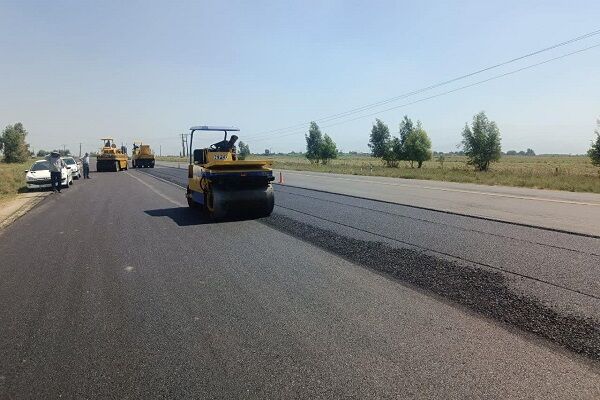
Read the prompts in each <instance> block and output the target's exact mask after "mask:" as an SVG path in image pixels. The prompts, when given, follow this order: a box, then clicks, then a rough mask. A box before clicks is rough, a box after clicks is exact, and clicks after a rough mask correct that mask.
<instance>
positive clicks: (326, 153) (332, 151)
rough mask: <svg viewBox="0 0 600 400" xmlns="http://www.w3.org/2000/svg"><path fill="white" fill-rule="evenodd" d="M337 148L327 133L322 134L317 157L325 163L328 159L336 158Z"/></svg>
mask: <svg viewBox="0 0 600 400" xmlns="http://www.w3.org/2000/svg"><path fill="white" fill-rule="evenodd" d="M337 155H338V150H337V146H336V144H335V142H334V141H333V139H331V138H330V137H329V135H328V134H325V135H324V136H323V142H322V143H321V149H320V151H319V158H320V159H321V162H322V163H323V164H327V163H328V162H329V160H332V159H335V158H337Z"/></svg>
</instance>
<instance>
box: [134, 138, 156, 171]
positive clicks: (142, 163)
mask: <svg viewBox="0 0 600 400" xmlns="http://www.w3.org/2000/svg"><path fill="white" fill-rule="evenodd" d="M154 162H155V159H154V153H153V152H152V150H151V149H150V146H149V145H147V144H143V143H142V142H133V150H132V154H131V167H132V168H154Z"/></svg>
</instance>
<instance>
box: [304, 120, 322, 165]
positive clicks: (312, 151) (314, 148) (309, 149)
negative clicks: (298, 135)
mask: <svg viewBox="0 0 600 400" xmlns="http://www.w3.org/2000/svg"><path fill="white" fill-rule="evenodd" d="M304 137H305V139H306V158H307V159H308V160H309V161H310V162H311V163H317V164H318V163H319V160H320V158H321V148H322V147H323V134H322V133H321V129H320V128H319V125H317V123H316V122H314V121H312V122H311V123H310V127H309V128H308V135H304Z"/></svg>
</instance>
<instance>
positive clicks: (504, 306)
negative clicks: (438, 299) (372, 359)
mask: <svg viewBox="0 0 600 400" xmlns="http://www.w3.org/2000/svg"><path fill="white" fill-rule="evenodd" d="M262 222H263V223H264V224H266V225H268V226H271V227H273V228H275V229H277V230H279V231H281V232H284V233H287V234H290V235H293V236H295V237H298V238H301V239H302V240H304V241H306V242H309V243H311V244H313V245H315V246H318V247H321V248H323V249H325V250H327V251H330V252H332V253H334V254H336V255H339V256H341V257H344V258H345V259H347V260H349V261H351V262H353V263H356V264H359V265H363V266H366V267H369V268H372V269H374V270H377V271H380V272H383V273H385V274H389V275H391V276H393V277H395V278H397V279H399V280H400V281H402V282H406V283H408V284H412V285H415V286H417V287H419V288H422V289H426V290H429V291H431V292H433V293H435V294H437V295H440V296H443V297H445V298H447V299H449V300H451V301H454V302H456V303H459V304H461V305H463V306H467V307H468V308H470V309H472V310H475V311H477V312H479V313H481V314H483V315H485V316H488V317H491V318H493V319H495V320H498V321H500V322H503V323H508V324H511V325H514V326H516V327H518V328H520V329H522V330H524V331H527V332H531V333H534V334H536V335H538V336H541V337H543V338H546V339H549V340H550V341H552V342H554V343H557V344H559V345H560V346H563V347H565V348H567V349H569V350H571V351H574V352H576V353H579V354H582V355H585V356H586V357H588V358H591V359H593V360H600V321H597V320H595V319H593V318H586V317H581V316H578V315H571V314H567V313H563V312H560V311H558V310H555V309H554V308H552V307H550V306H547V305H545V304H543V303H542V302H541V301H539V300H537V299H536V298H533V297H530V296H526V295H523V294H521V293H517V292H515V291H514V290H511V289H510V287H509V285H508V283H507V280H506V277H505V275H503V274H502V273H500V272H494V271H489V270H484V269H480V268H476V267H471V266H467V265H462V264H460V263H458V262H455V261H451V260H447V259H441V258H437V257H434V256H432V255H429V254H425V253H423V252H421V251H418V250H414V249H408V248H395V247H391V246H389V245H387V244H385V243H381V242H375V241H365V240H358V239H354V238H350V237H346V236H342V235H339V234H337V233H335V232H332V231H328V230H325V229H322V228H319V227H316V226H313V225H309V224H306V223H303V222H300V221H297V220H295V219H292V218H289V217H286V216H283V215H280V214H273V215H272V216H271V217H270V218H266V219H263V220H262Z"/></svg>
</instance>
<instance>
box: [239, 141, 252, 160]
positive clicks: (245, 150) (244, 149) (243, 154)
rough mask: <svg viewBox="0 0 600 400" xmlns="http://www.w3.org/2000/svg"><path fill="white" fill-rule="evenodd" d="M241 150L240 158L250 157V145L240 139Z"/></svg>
mask: <svg viewBox="0 0 600 400" xmlns="http://www.w3.org/2000/svg"><path fill="white" fill-rule="evenodd" d="M239 148H240V151H238V158H239V159H240V160H245V159H246V157H248V156H249V155H250V146H248V145H247V144H246V143H244V142H242V141H240V146H239Z"/></svg>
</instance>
